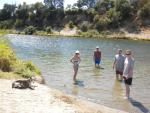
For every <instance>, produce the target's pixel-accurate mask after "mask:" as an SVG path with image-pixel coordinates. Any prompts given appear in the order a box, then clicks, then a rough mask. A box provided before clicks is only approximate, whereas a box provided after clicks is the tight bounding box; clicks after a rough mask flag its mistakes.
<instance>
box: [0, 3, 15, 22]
mask: <svg viewBox="0 0 150 113" xmlns="http://www.w3.org/2000/svg"><path fill="white" fill-rule="evenodd" d="M15 8H16V5H9V4H4V7H3V9H2V10H0V21H2V20H8V19H11V18H12V17H13V16H14V13H15Z"/></svg>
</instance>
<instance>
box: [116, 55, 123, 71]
mask: <svg viewBox="0 0 150 113" xmlns="http://www.w3.org/2000/svg"><path fill="white" fill-rule="evenodd" d="M115 61H116V63H115V69H116V70H117V71H121V72H123V69H124V61H125V57H124V55H119V54H117V55H115Z"/></svg>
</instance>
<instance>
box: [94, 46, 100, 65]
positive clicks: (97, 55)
mask: <svg viewBox="0 0 150 113" xmlns="http://www.w3.org/2000/svg"><path fill="white" fill-rule="evenodd" d="M93 60H94V62H95V67H97V66H98V67H100V66H99V64H100V62H101V51H100V49H99V47H98V46H96V50H95V51H94V55H93Z"/></svg>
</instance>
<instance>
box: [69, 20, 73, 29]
mask: <svg viewBox="0 0 150 113" xmlns="http://www.w3.org/2000/svg"><path fill="white" fill-rule="evenodd" d="M69 28H70V29H73V28H74V25H73V22H72V21H69Z"/></svg>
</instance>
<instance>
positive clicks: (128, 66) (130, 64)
mask: <svg viewBox="0 0 150 113" xmlns="http://www.w3.org/2000/svg"><path fill="white" fill-rule="evenodd" d="M133 68H134V59H133V58H132V57H129V58H128V57H126V59H125V62H124V71H123V76H124V77H127V78H132V76H133Z"/></svg>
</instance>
